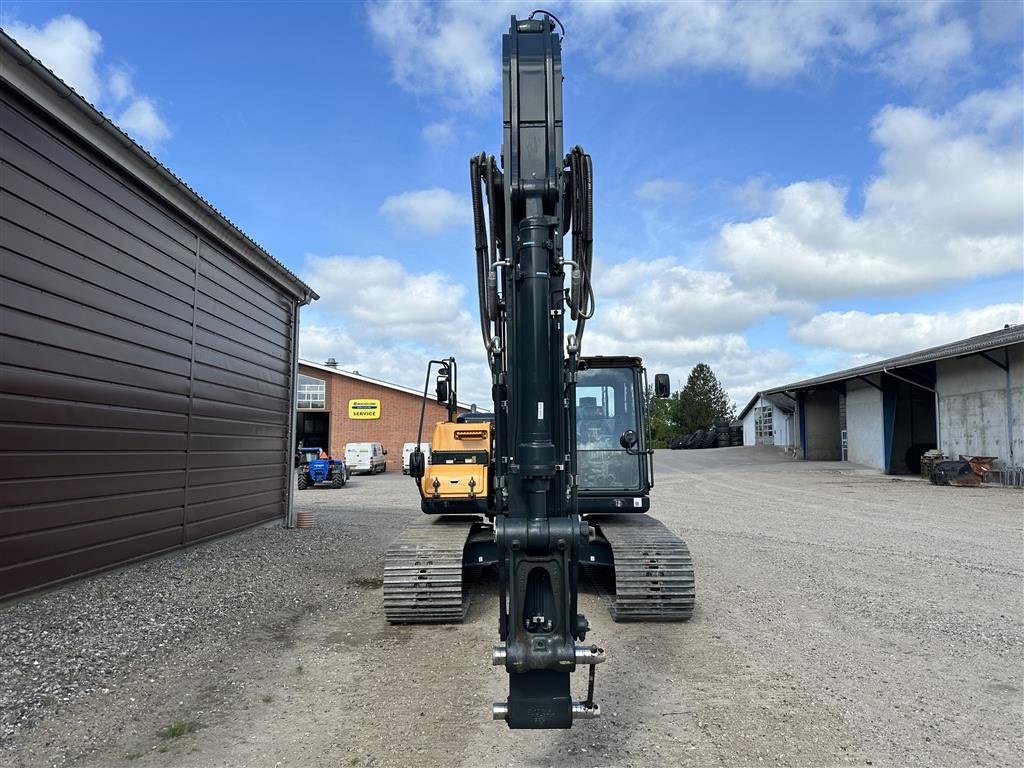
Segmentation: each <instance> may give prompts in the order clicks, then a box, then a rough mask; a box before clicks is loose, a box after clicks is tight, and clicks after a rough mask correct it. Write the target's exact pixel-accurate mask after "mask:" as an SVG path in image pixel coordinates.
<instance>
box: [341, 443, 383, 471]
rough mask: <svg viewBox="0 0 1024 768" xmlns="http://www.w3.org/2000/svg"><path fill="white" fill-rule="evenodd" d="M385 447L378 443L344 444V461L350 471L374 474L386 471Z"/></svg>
mask: <svg viewBox="0 0 1024 768" xmlns="http://www.w3.org/2000/svg"><path fill="white" fill-rule="evenodd" d="M387 455H388V452H387V449H386V448H384V446H382V445H381V444H380V443H349V444H348V445H346V446H345V463H346V464H348V468H349V470H350V471H352V472H366V473H368V474H371V475H375V474H377V473H378V472H387V471H388V460H387V458H385V457H386V456H387Z"/></svg>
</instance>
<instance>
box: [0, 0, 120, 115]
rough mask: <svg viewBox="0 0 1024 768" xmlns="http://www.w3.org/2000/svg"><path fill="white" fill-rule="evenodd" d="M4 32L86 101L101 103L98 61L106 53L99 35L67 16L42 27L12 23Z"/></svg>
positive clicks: (100, 79)
mask: <svg viewBox="0 0 1024 768" xmlns="http://www.w3.org/2000/svg"><path fill="white" fill-rule="evenodd" d="M4 30H5V31H6V32H7V34H9V35H10V36H11V37H13V38H14V39H15V40H17V41H18V43H19V44H20V45H21V46H22V47H23V48H27V49H28V51H29V52H30V53H31V54H32V55H33V56H35V57H36V58H37V59H39V60H40V61H42V62H43V63H44V64H45V65H46V66H47V67H49V68H50V69H52V70H53V71H54V72H55V73H56V74H57V76H58V77H60V78H61V79H62V80H63V81H64V82H66V83H67V84H68V85H70V86H71V87H72V88H74V89H75V90H76V91H78V93H79V94H80V95H81V96H82V98H83V99H85V100H86V101H90V102H92V103H94V104H95V103H96V102H97V101H99V99H100V96H101V95H102V93H103V83H102V78H100V76H99V74H98V72H97V70H96V60H97V58H99V55H100V53H101V52H102V51H103V39H102V37H100V33H99V32H97V31H96V30H94V29H90V28H89V26H88V25H87V24H86V23H85V22H84V21H82V20H81V19H78V18H75V17H74V16H69V15H67V14H64V15H63V16H58V17H56V18H54V19H50V20H49V21H48V22H46V24H44V25H43V26H42V27H33V26H31V25H29V24H22V23H21V22H19V21H11V22H9V23H6V24H5V25H4Z"/></svg>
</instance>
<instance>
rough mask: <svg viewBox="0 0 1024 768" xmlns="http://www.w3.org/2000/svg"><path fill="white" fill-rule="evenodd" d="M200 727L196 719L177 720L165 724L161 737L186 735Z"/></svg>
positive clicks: (169, 737)
mask: <svg viewBox="0 0 1024 768" xmlns="http://www.w3.org/2000/svg"><path fill="white" fill-rule="evenodd" d="M198 727H199V723H197V722H196V721H195V720H175V721H174V722H173V723H171V724H170V725H165V726H164V727H163V728H161V729H160V738H161V739H176V738H178V737H179V736H184V735H185V734H186V733H194V732H195V730H196V728H198Z"/></svg>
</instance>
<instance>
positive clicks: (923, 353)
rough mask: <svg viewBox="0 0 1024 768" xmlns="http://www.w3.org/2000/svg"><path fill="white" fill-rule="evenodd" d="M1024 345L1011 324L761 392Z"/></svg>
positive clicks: (1022, 328)
mask: <svg viewBox="0 0 1024 768" xmlns="http://www.w3.org/2000/svg"><path fill="white" fill-rule="evenodd" d="M1021 343H1024V325H1011V326H1009V327H1007V328H1001V329H999V330H998V331H992V332H990V333H983V334H980V335H978V336H971V337H970V338H967V339H961V340H960V341H953V342H950V343H949V344H941V345H940V346H937V347H930V348H928V349H922V350H919V351H917V352H910V353H908V354H906V355H897V356H896V357H890V358H886V359H885V360H879V361H878V362H875V363H868V364H867V365H861V366H858V367H857V368H847V369H846V370H843V371H836V372H835V373H828V374H825V375H824V376H817V377H815V378H813V379H804V380H803V381H797V382H794V383H792V384H785V385H783V386H781V387H772V388H771V389H766V390H764V392H763V394H774V393H781V392H792V391H794V390H798V389H811V388H813V387H817V386H821V385H825V384H834V383H836V382H840V381H845V380H847V379H855V378H857V377H859V376H870V375H872V374H875V373H881V372H883V371H885V370H890V369H893V368H906V367H909V366H912V365H920V364H921V363H934V362H937V361H939V360H948V359H949V358H953V357H965V356H967V355H976V354H980V353H982V352H988V351H990V350H993V349H999V348H1001V347H1006V346H1009V345H1011V344H1021Z"/></svg>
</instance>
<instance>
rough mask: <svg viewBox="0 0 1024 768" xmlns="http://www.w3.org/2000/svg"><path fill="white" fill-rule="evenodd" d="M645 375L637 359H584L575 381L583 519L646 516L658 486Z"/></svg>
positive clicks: (577, 462)
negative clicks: (592, 515) (612, 514)
mask: <svg viewBox="0 0 1024 768" xmlns="http://www.w3.org/2000/svg"><path fill="white" fill-rule="evenodd" d="M646 391H647V374H646V371H645V369H644V367H643V363H642V362H641V360H640V358H638V357H584V358H581V359H580V362H579V370H578V373H577V376H576V457H577V458H576V475H577V478H576V482H577V486H578V489H577V490H578V499H579V511H580V514H588V513H600V512H646V511H647V510H648V509H649V508H650V500H649V499H648V493H649V492H650V489H651V484H652V483H653V481H654V467H653V463H652V453H651V450H650V448H649V446H650V442H651V436H650V423H649V420H648V418H647V414H646V410H645V403H644V394H645V392H646Z"/></svg>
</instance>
